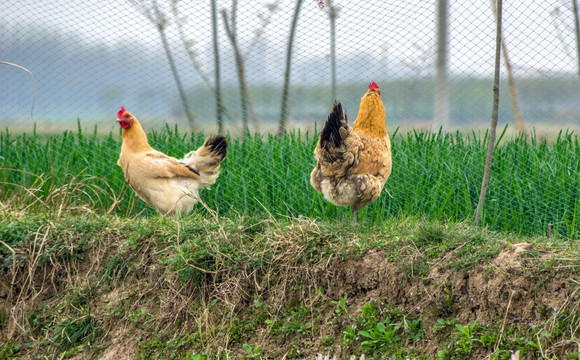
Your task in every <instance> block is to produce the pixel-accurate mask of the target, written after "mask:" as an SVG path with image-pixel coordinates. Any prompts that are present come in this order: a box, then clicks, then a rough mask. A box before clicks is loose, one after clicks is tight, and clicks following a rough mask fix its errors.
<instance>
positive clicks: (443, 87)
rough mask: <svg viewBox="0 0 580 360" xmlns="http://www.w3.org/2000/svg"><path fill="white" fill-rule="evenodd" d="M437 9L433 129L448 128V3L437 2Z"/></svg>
mask: <svg viewBox="0 0 580 360" xmlns="http://www.w3.org/2000/svg"><path fill="white" fill-rule="evenodd" d="M438 4H439V5H438V9H437V60H436V71H437V72H436V76H435V104H434V105H435V106H434V107H435V108H434V113H435V114H434V115H435V117H434V121H433V124H434V127H435V128H436V129H438V128H447V127H449V83H448V78H447V46H448V26H449V2H448V0H439V1H438Z"/></svg>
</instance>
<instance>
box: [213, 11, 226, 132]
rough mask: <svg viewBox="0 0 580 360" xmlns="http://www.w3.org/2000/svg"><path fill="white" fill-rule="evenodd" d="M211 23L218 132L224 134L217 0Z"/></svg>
mask: <svg viewBox="0 0 580 360" xmlns="http://www.w3.org/2000/svg"><path fill="white" fill-rule="evenodd" d="M211 25H212V38H213V53H214V69H215V103H216V118H217V126H218V133H219V134H223V132H224V121H223V107H222V90H221V79H220V57H219V46H218V35H217V28H218V23H217V5H216V0H211Z"/></svg>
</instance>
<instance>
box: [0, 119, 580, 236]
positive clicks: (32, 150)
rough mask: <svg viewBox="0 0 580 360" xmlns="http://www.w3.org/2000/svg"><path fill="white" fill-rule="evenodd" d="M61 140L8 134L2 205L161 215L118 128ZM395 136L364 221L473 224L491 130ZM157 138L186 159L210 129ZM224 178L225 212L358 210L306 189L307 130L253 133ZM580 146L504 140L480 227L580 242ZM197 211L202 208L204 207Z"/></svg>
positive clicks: (219, 205) (342, 215)
mask: <svg viewBox="0 0 580 360" xmlns="http://www.w3.org/2000/svg"><path fill="white" fill-rule="evenodd" d="M80 129H81V126H80V124H79V130H78V131H76V132H71V131H67V132H64V133H61V134H57V135H42V134H37V133H29V134H19V135H13V134H11V133H9V132H8V131H5V132H2V133H0V202H2V206H3V207H4V208H10V209H12V210H23V209H26V210H28V211H36V212H61V211H63V209H67V210H71V209H75V208H83V209H85V210H86V209H90V210H91V211H92V212H94V213H97V214H99V213H103V214H104V213H111V214H117V215H120V216H134V215H135V214H138V213H142V214H145V215H152V214H154V211H153V209H152V208H150V207H149V206H147V205H146V204H144V203H143V202H142V201H141V200H140V199H138V198H136V197H135V195H134V193H133V191H132V190H131V189H130V188H128V186H127V185H126V184H125V181H124V178H123V174H122V172H121V169H120V168H119V167H118V166H117V164H116V161H117V158H118V154H119V151H120V147H121V138H120V134H119V133H114V134H113V133H110V134H109V135H106V136H103V135H98V134H97V133H98V132H97V131H96V129H95V131H94V133H86V132H83V131H81V130H80ZM391 132H392V133H391V136H392V138H393V142H392V145H393V173H392V175H391V178H390V179H389V180H388V182H387V185H386V187H385V191H383V194H382V195H381V197H380V198H379V200H378V201H376V202H375V203H374V204H372V205H370V206H368V207H366V208H364V209H363V210H362V211H361V212H360V214H359V217H360V218H361V219H363V221H368V222H377V221H380V220H382V219H385V218H389V217H393V216H395V215H403V216H404V215H415V216H417V215H418V216H424V217H425V218H427V219H431V220H452V221H462V220H466V219H467V220H469V219H471V218H472V217H473V214H474V210H475V206H476V204H477V200H478V196H479V189H480V185H481V178H482V172H483V163H484V158H485V151H486V142H487V139H486V134H485V133H471V134H459V133H445V134H441V133H429V132H417V131H411V132H408V133H404V134H402V133H398V132H397V131H394V132H393V130H392V129H391ZM149 139H150V143H151V145H152V146H153V147H155V148H156V149H158V150H160V151H163V152H165V153H167V154H169V155H172V156H176V157H181V156H182V155H183V154H185V153H186V152H188V151H190V150H192V149H195V148H197V147H198V146H200V145H201V144H202V142H203V140H204V135H203V134H189V133H182V132H179V131H177V130H176V129H174V128H169V127H166V128H165V129H164V130H162V131H157V132H154V131H152V132H150V133H149ZM229 142H230V148H229V151H228V156H227V158H226V159H225V160H224V162H223V165H222V173H221V175H220V177H219V178H218V181H217V183H216V184H215V185H214V186H213V187H212V189H211V190H206V191H203V192H202V193H201V196H202V199H203V200H204V201H205V202H206V203H207V205H208V206H209V207H210V208H212V209H215V210H217V211H218V212H219V214H220V216H226V217H235V216H238V215H242V216H255V215H265V216H270V215H272V216H274V217H275V218H278V217H284V216H291V217H298V216H300V215H302V216H306V217H310V218H318V219H336V218H338V219H349V218H350V209H347V208H339V207H336V206H334V205H331V204H329V203H328V202H326V201H325V200H324V199H323V198H322V196H321V195H319V194H317V193H316V192H315V191H314V190H313V189H312V188H311V186H310V184H309V176H310V171H311V170H312V168H313V166H314V157H313V149H314V146H315V143H316V136H314V135H313V134H312V133H308V132H306V133H304V132H300V131H296V132H292V133H289V134H288V135H286V136H284V137H283V138H278V137H275V136H272V135H260V134H255V135H252V136H247V137H241V138H230V139H229ZM579 193H580V146H579V143H578V137H577V135H575V134H571V133H566V132H562V133H560V134H559V135H558V136H557V138H556V139H555V140H554V141H553V143H550V144H549V145H548V144H546V143H544V142H538V141H537V140H536V138H535V137H534V136H516V137H511V138H507V139H506V138H502V139H500V141H499V146H498V147H497V148H496V152H495V158H494V163H493V167H492V175H491V180H490V186H489V191H488V195H487V202H486V206H485V209H484V212H483V224H484V225H486V226H489V227H490V228H491V229H494V230H502V231H510V232H515V233H522V234H546V233H547V232H551V233H554V234H560V235H562V236H565V237H577V236H578V230H577V227H578V226H577V223H578V216H579V214H580V209H579V207H580V200H579ZM196 211H202V212H203V211H205V210H203V207H201V206H198V207H197V208H196Z"/></svg>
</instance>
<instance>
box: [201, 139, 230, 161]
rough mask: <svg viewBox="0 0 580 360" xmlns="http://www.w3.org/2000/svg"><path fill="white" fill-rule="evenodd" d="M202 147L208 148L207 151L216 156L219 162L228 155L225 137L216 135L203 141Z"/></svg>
mask: <svg viewBox="0 0 580 360" xmlns="http://www.w3.org/2000/svg"><path fill="white" fill-rule="evenodd" d="M204 146H207V147H209V151H211V152H212V153H214V154H216V155H217V156H218V157H219V158H220V160H221V159H223V158H225V157H226V155H227V154H228V142H227V140H226V138H225V137H223V136H221V135H218V136H214V137H211V138H209V139H207V140H206V141H205V144H204Z"/></svg>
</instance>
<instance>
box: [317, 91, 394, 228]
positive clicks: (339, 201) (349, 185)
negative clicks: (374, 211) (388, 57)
mask: <svg viewBox="0 0 580 360" xmlns="http://www.w3.org/2000/svg"><path fill="white" fill-rule="evenodd" d="M314 155H315V158H316V161H317V163H316V167H315V168H314V170H313V171H312V173H311V174H310V183H311V184H312V186H313V187H314V189H315V190H316V191H318V192H319V193H321V194H322V195H324V197H325V198H326V200H328V201H330V202H331V203H333V204H335V205H338V206H351V207H352V212H353V218H354V220H355V221H356V220H357V215H358V211H359V210H360V209H361V208H362V207H363V206H365V205H368V204H370V203H372V202H373V201H375V200H376V199H377V198H378V197H379V195H380V194H381V191H382V190H383V187H384V185H385V182H386V181H387V179H388V178H389V175H390V174H391V168H392V160H391V141H390V139H389V135H388V133H387V125H386V123H385V107H384V105H383V101H382V100H381V90H380V89H379V87H378V85H377V84H376V83H375V82H372V83H371V84H370V85H369V89H368V91H367V92H366V93H365V95H364V96H363V98H362V99H361V103H360V108H359V112H358V116H357V118H356V120H355V122H354V125H353V127H350V126H349V125H348V120H347V117H346V112H345V111H344V110H343V109H342V105H341V103H340V102H335V103H334V107H333V109H332V112H331V113H330V115H328V120H327V121H326V124H325V125H324V129H322V132H321V133H320V139H319V140H318V143H317V144H316V149H315V150H314Z"/></svg>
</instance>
